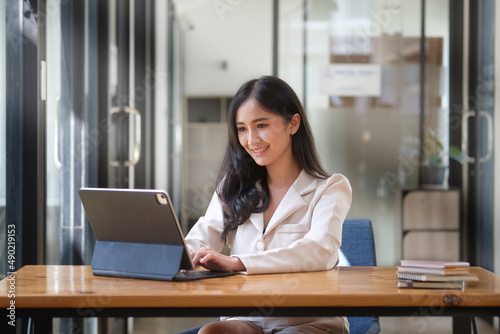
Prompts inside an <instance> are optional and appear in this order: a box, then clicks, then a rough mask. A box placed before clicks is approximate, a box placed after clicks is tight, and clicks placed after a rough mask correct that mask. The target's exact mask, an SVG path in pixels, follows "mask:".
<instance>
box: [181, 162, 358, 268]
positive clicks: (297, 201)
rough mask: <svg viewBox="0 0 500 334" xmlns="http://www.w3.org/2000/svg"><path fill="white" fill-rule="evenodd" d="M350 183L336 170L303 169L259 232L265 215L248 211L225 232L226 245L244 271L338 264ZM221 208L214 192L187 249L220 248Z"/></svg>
mask: <svg viewBox="0 0 500 334" xmlns="http://www.w3.org/2000/svg"><path fill="white" fill-rule="evenodd" d="M351 199H352V191H351V186H350V184H349V181H348V180H347V178H346V177H344V176H343V175H341V174H334V175H333V176H331V177H329V178H328V179H319V178H316V177H313V176H311V175H309V174H308V173H306V172H305V171H304V170H302V172H301V173H300V175H299V176H298V177H297V179H296V180H295V182H294V183H293V185H292V186H291V187H290V189H289V190H288V192H287V193H286V194H285V197H283V199H282V201H281V203H280V204H279V206H278V207H277V208H276V211H275V212H274V215H273V216H272V217H271V220H270V221H269V224H268V226H267V228H266V230H265V231H264V214H263V213H253V214H252V215H251V216H250V218H249V219H248V221H247V222H245V223H244V224H242V225H240V226H239V227H238V229H237V230H236V231H232V232H231V233H229V236H228V240H227V244H228V246H229V248H230V249H231V255H232V256H238V257H239V258H240V260H241V261H242V262H243V264H244V265H245V267H246V272H247V274H265V273H283V272H300V271H316V270H327V269H331V268H333V267H334V266H335V265H336V264H337V262H338V253H337V250H338V249H339V247H340V244H341V239H342V224H343V222H344V219H345V218H346V215H347V212H348V211H349V207H350V205H351ZM222 228H223V211H222V204H221V202H220V199H219V197H218V196H217V195H216V194H214V195H213V197H212V200H211V202H210V204H209V206H208V209H207V211H206V214H205V216H204V217H201V218H200V219H199V220H198V222H197V223H196V224H195V225H194V226H193V228H192V229H191V231H190V232H189V234H188V235H187V237H186V244H187V246H188V248H189V250H190V251H191V252H193V251H196V250H198V249H200V248H201V247H209V248H211V249H214V250H217V251H221V250H222V248H223V246H224V244H223V243H222V242H221V240H220V236H221V232H222Z"/></svg>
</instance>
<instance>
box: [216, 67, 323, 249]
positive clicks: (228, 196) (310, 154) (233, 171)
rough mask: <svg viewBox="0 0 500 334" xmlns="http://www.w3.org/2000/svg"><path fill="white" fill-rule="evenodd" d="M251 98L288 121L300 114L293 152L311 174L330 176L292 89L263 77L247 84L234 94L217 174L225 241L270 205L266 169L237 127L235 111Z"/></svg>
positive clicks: (283, 82) (270, 77)
mask: <svg viewBox="0 0 500 334" xmlns="http://www.w3.org/2000/svg"><path fill="white" fill-rule="evenodd" d="M249 99H254V101H255V102H256V103H257V104H258V105H259V106H260V107H261V108H262V109H264V110H266V111H268V112H271V113H274V114H276V115H279V116H281V117H282V118H283V120H284V122H285V123H286V124H288V123H289V122H290V121H291V119H292V117H293V115H295V114H299V115H300V120H301V122H300V126H299V129H298V130H297V132H296V133H295V134H294V135H293V137H292V154H293V157H294V158H295V160H296V161H297V163H298V164H299V166H300V167H301V168H302V169H304V170H305V171H306V172H307V173H309V174H310V175H313V176H316V177H320V178H327V177H328V176H329V174H328V173H327V172H326V171H325V169H324V168H323V166H322V165H321V162H320V160H319V158H318V154H317V151H316V145H315V142H314V138H313V135H312V132H311V128H310V126H309V122H308V121H307V117H306V114H305V112H304V108H303V107H302V104H301V103H300V101H299V98H298V97H297V95H296V94H295V92H294V91H293V89H292V88H291V87H290V86H289V85H288V84H287V83H286V82H285V81H283V80H281V79H279V78H277V77H273V76H262V77H260V78H259V79H253V80H250V81H248V82H246V83H244V84H243V85H242V86H241V87H240V89H239V90H238V91H237V92H236V95H235V96H234V97H233V100H232V102H231V105H230V106H229V113H228V118H227V122H228V124H227V126H228V137H229V143H228V145H227V148H226V154H225V156H224V160H223V161H222V166H221V168H220V171H219V175H218V177H217V186H216V189H217V195H218V196H219V198H220V199H221V200H222V202H223V206H224V229H223V231H222V235H221V239H222V240H223V241H226V239H227V235H228V233H229V232H230V231H233V230H235V229H237V228H238V226H239V225H241V224H243V223H244V222H245V221H247V219H248V218H249V217H250V215H251V214H252V213H254V212H263V211H264V210H265V209H266V208H267V206H268V205H269V199H270V198H269V197H270V196H269V187H268V185H267V172H266V168H265V167H264V166H259V165H258V164H257V163H255V161H254V160H253V158H252V157H251V156H250V154H248V152H247V151H246V150H245V148H243V146H241V144H240V141H239V139H238V131H237V128H236V112H237V111H238V109H239V108H240V106H241V105H242V104H243V103H244V102H246V101H247V100H249Z"/></svg>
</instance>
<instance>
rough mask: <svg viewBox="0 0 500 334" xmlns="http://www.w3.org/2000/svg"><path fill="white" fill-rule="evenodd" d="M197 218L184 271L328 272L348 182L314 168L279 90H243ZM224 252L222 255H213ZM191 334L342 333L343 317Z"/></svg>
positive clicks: (287, 94) (226, 326) (250, 322)
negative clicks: (189, 267) (191, 267)
mask: <svg viewBox="0 0 500 334" xmlns="http://www.w3.org/2000/svg"><path fill="white" fill-rule="evenodd" d="M228 134H229V143H228V146H227V149H226V154H225V157H224V160H223V162H222V166H221V169H220V172H219V175H218V178H217V184H216V192H215V194H214V196H213V198H212V200H211V202H210V204H209V207H208V209H207V212H206V214H205V216H203V217H201V218H200V219H199V221H198V222H197V223H196V224H195V225H194V227H193V228H192V229H191V231H190V232H189V234H188V236H187V237H186V243H187V245H188V247H189V249H190V251H191V252H192V258H193V262H194V263H195V264H196V265H200V266H203V267H205V268H207V269H211V270H220V271H242V272H244V273H246V274H249V275H251V274H264V273H284V272H300V271H316V270H328V269H331V268H333V267H334V266H335V265H336V264H337V263H338V258H339V255H338V249H339V247H340V244H341V237H342V224H343V222H344V219H345V217H346V215H347V212H348V210H349V207H350V205H351V187H350V184H349V181H348V180H347V179H346V178H345V177H344V176H343V175H340V174H334V175H332V176H330V175H329V174H328V173H327V172H326V171H325V169H324V168H323V167H322V165H321V163H320V160H319V158H318V154H317V151H316V147H315V142H314V138H313V135H312V133H311V129H310V126H309V123H308V121H307V117H306V114H305V112H304V110H303V107H302V105H301V103H300V101H299V99H298V97H297V95H296V94H295V92H294V91H293V90H292V88H291V87H290V86H289V85H288V84H287V83H285V82H284V81H283V80H281V79H279V78H276V77H273V76H263V77H260V78H259V79H255V80H250V81H248V82H246V83H245V84H243V86H242V87H241V88H240V89H239V90H238V92H237V93H236V95H235V96H234V98H233V100H232V102H231V105H230V108H229V114H228ZM225 244H227V245H228V246H229V248H230V250H231V253H230V255H223V254H221V253H220V251H221V250H222V248H223V247H224V245H225ZM221 320H222V321H218V322H214V323H210V324H207V325H206V326H204V327H203V328H202V329H201V330H200V332H199V333H203V334H207V333H348V332H349V329H348V328H349V325H348V323H347V320H346V319H345V318H343V317H328V318H300V317H294V318H278V317H222V318H221Z"/></svg>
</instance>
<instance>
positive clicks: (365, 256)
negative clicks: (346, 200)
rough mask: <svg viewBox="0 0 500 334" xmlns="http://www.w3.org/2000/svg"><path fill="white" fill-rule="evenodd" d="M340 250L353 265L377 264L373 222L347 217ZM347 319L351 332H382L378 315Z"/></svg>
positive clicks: (190, 331) (186, 333)
mask: <svg viewBox="0 0 500 334" xmlns="http://www.w3.org/2000/svg"><path fill="white" fill-rule="evenodd" d="M340 250H341V251H342V253H343V254H344V256H345V258H346V259H347V261H348V262H349V265H351V266H376V265H377V259H376V257H375V239H374V238H373V229H372V222H371V221H370V220H369V219H346V220H345V222H344V226H343V228H342V246H341V247H340ZM347 320H348V321H349V332H350V334H377V333H380V322H379V319H378V317H347ZM216 321H217V320H216ZM201 327H203V326H198V327H194V328H191V329H188V330H185V331H183V332H179V333H177V334H197V333H198V331H199V330H200V328H201Z"/></svg>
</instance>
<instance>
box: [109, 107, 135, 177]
mask: <svg viewBox="0 0 500 334" xmlns="http://www.w3.org/2000/svg"><path fill="white" fill-rule="evenodd" d="M120 110H123V111H124V112H125V113H126V114H128V115H129V119H130V120H132V122H133V123H132V124H133V126H132V128H133V153H132V157H129V160H126V161H125V162H124V165H125V166H126V167H130V166H135V165H136V164H137V163H138V162H139V160H140V158H141V114H140V113H139V111H138V110H137V109H135V108H131V107H123V108H120V107H113V108H111V109H110V111H109V113H110V115H113V114H116V113H118V112H120ZM109 164H110V165H111V166H113V167H118V166H119V165H120V162H119V161H118V160H112V161H110V162H109Z"/></svg>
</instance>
